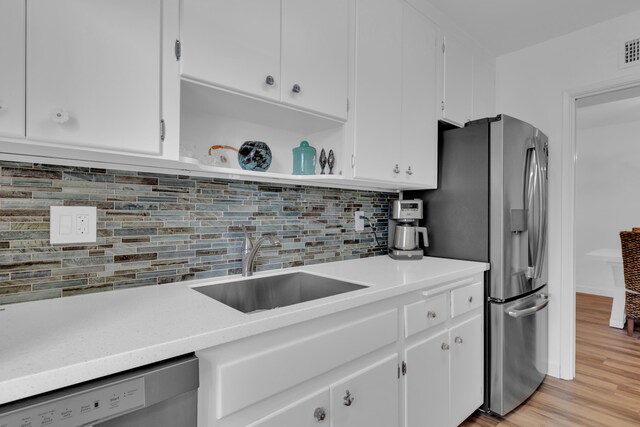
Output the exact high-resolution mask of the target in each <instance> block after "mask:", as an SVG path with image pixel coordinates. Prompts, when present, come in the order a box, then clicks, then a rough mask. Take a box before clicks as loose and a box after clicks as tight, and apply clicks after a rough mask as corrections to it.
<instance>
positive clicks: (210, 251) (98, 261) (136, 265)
mask: <svg viewBox="0 0 640 427" xmlns="http://www.w3.org/2000/svg"><path fill="white" fill-rule="evenodd" d="M396 197H397V195H396V194H393V193H379V192H367V191H353V190H340V189H326V188H314V187H304V186H289V185H275V184H265V183H257V182H240V181H226V180H219V179H213V178H198V177H187V176H177V175H163V174H150V173H140V172H127V171H116V170H104V169H92V168H91V169H90V168H76V167H63V166H53V165H41V164H30V163H14V162H0V304H10V303H16V302H22V301H29V300H37V299H47V298H58V297H64V296H70V295H77V294H83V293H93V292H103V291H111V290H114V289H121V288H128V287H134V286H148V285H163V284H169V283H173V282H177V281H182V280H189V279H201V278H208V277H217V276H226V275H232V274H239V273H240V271H241V255H240V247H241V244H242V230H241V225H245V226H246V228H247V230H249V231H251V233H252V236H253V238H254V239H257V238H258V237H260V236H263V235H268V234H270V235H275V236H277V237H278V238H279V239H280V241H281V242H282V246H281V247H267V246H265V247H263V248H262V249H261V251H260V253H259V254H258V257H257V258H256V263H255V266H256V270H257V271H261V270H272V269H280V268H285V267H292V266H301V265H307V264H316V263H323V262H331V261H339V260H345V259H353V258H361V257H368V256H373V255H381V254H382V253H383V251H382V250H381V249H380V248H377V249H376V248H375V242H374V239H373V234H372V233H371V230H370V228H369V227H367V228H365V231H362V232H355V231H354V229H353V216H354V213H353V212H354V211H357V210H363V211H365V212H366V213H367V214H371V217H372V222H373V225H374V226H375V228H376V232H377V233H378V239H379V241H380V245H381V246H382V247H386V245H387V219H388V211H389V203H390V201H391V200H393V199H395V198H396ZM50 206H95V207H96V208H97V216H98V222H97V235H98V241H97V242H96V243H95V244H73V245H55V246H52V245H51V244H50V243H49V207H50Z"/></svg>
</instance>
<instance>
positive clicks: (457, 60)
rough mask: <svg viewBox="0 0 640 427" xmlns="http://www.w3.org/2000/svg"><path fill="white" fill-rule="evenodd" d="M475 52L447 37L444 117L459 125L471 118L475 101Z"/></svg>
mask: <svg viewBox="0 0 640 427" xmlns="http://www.w3.org/2000/svg"><path fill="white" fill-rule="evenodd" d="M472 82H473V54H472V52H471V50H470V49H468V48H467V47H466V46H465V45H463V44H462V43H460V42H459V41H457V40H455V39H453V38H450V37H447V38H445V52H444V87H443V101H444V109H443V110H442V118H443V119H444V120H446V121H448V122H450V123H453V124H455V125H458V126H462V125H464V124H465V123H466V122H467V121H469V119H470V118H471V108H472V102H473V85H472Z"/></svg>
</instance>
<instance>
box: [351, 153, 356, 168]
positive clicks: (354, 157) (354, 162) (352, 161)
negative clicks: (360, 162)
mask: <svg viewBox="0 0 640 427" xmlns="http://www.w3.org/2000/svg"><path fill="white" fill-rule="evenodd" d="M355 167H356V156H355V154H352V155H351V169H353V168H355Z"/></svg>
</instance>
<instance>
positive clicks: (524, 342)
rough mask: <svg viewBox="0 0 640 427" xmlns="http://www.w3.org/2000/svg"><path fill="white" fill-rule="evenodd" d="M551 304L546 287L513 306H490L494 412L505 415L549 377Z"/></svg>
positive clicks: (491, 384)
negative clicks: (548, 357) (549, 318)
mask: <svg viewBox="0 0 640 427" xmlns="http://www.w3.org/2000/svg"><path fill="white" fill-rule="evenodd" d="M548 303H549V300H548V297H547V296H546V286H545V287H543V288H542V289H541V290H540V291H538V292H535V293H534V294H531V295H529V296H527V297H525V298H521V299H518V300H515V301H512V302H509V303H493V302H491V303H489V312H490V322H491V344H490V352H491V356H490V360H491V363H490V368H489V369H490V372H489V375H490V377H489V388H490V394H489V402H488V407H489V410H491V411H492V412H494V413H497V414H500V415H505V414H506V413H508V412H510V411H511V410H513V409H515V408H516V407H517V406H518V405H520V404H521V403H522V402H524V401H525V400H526V399H527V398H528V397H529V396H530V395H531V394H532V393H533V392H534V391H535V390H536V389H537V388H538V386H539V385H540V384H541V383H542V380H543V379H544V377H545V375H546V373H547V354H548V310H549V309H548V308H547V304H548Z"/></svg>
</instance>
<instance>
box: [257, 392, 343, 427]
mask: <svg viewBox="0 0 640 427" xmlns="http://www.w3.org/2000/svg"><path fill="white" fill-rule="evenodd" d="M329 405H330V402H329V389H326V390H322V391H319V392H317V393H314V394H312V395H311V396H307V397H305V398H304V399H301V400H299V401H297V402H294V403H292V404H291V405H289V406H287V407H286V408H283V409H282V410H280V411H277V412H275V413H273V414H271V415H268V416H266V417H264V418H262V419H260V420H258V421H256V422H254V423H251V424H249V425H248V426H247V427H284V426H296V427H320V426H322V425H327V426H329V425H330V423H331V418H330V417H331V413H330V411H329Z"/></svg>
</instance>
